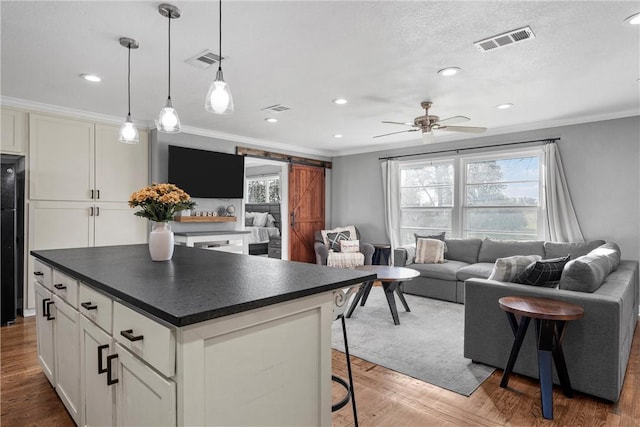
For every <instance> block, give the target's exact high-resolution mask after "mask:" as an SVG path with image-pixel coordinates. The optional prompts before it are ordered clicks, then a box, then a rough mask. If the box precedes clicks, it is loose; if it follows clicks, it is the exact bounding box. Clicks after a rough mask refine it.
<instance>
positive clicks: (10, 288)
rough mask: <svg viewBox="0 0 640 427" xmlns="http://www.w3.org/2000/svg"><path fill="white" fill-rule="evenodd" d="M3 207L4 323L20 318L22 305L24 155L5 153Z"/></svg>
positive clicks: (0, 301)
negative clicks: (19, 313)
mask: <svg viewBox="0 0 640 427" xmlns="http://www.w3.org/2000/svg"><path fill="white" fill-rule="evenodd" d="M1 160H2V161H1V164H2V187H1V193H0V198H1V201H2V203H1V209H2V222H1V226H2V228H1V230H0V240H1V241H2V247H1V250H2V252H1V258H2V264H1V265H0V267H1V270H0V276H1V280H2V281H1V283H0V307H1V312H0V317H1V323H2V324H3V325H6V324H11V323H13V322H14V321H15V320H16V315H17V313H18V309H19V308H20V312H21V311H22V310H21V306H22V286H21V285H22V277H23V263H22V260H23V256H22V249H23V244H22V241H23V239H22V236H23V235H24V234H23V226H22V213H23V211H22V206H23V204H22V203H23V197H24V191H23V188H24V179H23V178H24V167H23V164H24V163H23V160H22V158H18V157H16V156H5V155H3V156H2V159H1Z"/></svg>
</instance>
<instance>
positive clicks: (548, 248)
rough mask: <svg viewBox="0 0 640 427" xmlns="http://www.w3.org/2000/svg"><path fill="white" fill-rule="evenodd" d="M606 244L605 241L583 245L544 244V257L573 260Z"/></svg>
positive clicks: (584, 243)
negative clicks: (567, 257) (568, 257)
mask: <svg viewBox="0 0 640 427" xmlns="http://www.w3.org/2000/svg"><path fill="white" fill-rule="evenodd" d="M605 243H606V242H605V241H604V240H591V241H589V242H581V243H561V242H544V254H545V255H544V257H545V258H559V257H563V256H567V255H569V256H571V259H576V258H578V257H581V256H583V255H586V254H588V253H589V252H591V251H592V250H594V249H595V248H597V247H598V246H601V245H604V244H605Z"/></svg>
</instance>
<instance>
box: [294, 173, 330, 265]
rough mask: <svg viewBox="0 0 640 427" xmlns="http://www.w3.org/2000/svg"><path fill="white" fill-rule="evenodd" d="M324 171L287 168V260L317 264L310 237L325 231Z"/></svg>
mask: <svg viewBox="0 0 640 427" xmlns="http://www.w3.org/2000/svg"><path fill="white" fill-rule="evenodd" d="M324 197H325V196H324V168H321V167H316V166H305V165H296V164H293V165H291V167H290V168H289V224H290V225H291V227H290V231H289V259H290V260H291V261H302V262H310V263H315V262H316V254H315V251H314V250H313V240H314V239H313V234H314V233H315V232H316V231H319V230H322V229H324Z"/></svg>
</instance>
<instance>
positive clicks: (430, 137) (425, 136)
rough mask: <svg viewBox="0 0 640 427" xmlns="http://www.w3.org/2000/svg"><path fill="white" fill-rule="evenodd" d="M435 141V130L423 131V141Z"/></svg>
mask: <svg viewBox="0 0 640 427" xmlns="http://www.w3.org/2000/svg"><path fill="white" fill-rule="evenodd" d="M432 142H433V132H431V131H429V132H422V143H423V144H431V143H432Z"/></svg>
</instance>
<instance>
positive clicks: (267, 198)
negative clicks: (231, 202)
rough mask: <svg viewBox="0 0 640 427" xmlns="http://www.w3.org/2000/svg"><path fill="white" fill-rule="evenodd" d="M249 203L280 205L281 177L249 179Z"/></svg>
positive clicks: (271, 176)
mask: <svg viewBox="0 0 640 427" xmlns="http://www.w3.org/2000/svg"><path fill="white" fill-rule="evenodd" d="M247 195H248V203H280V176H279V175H270V176H261V177H255V178H247Z"/></svg>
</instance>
